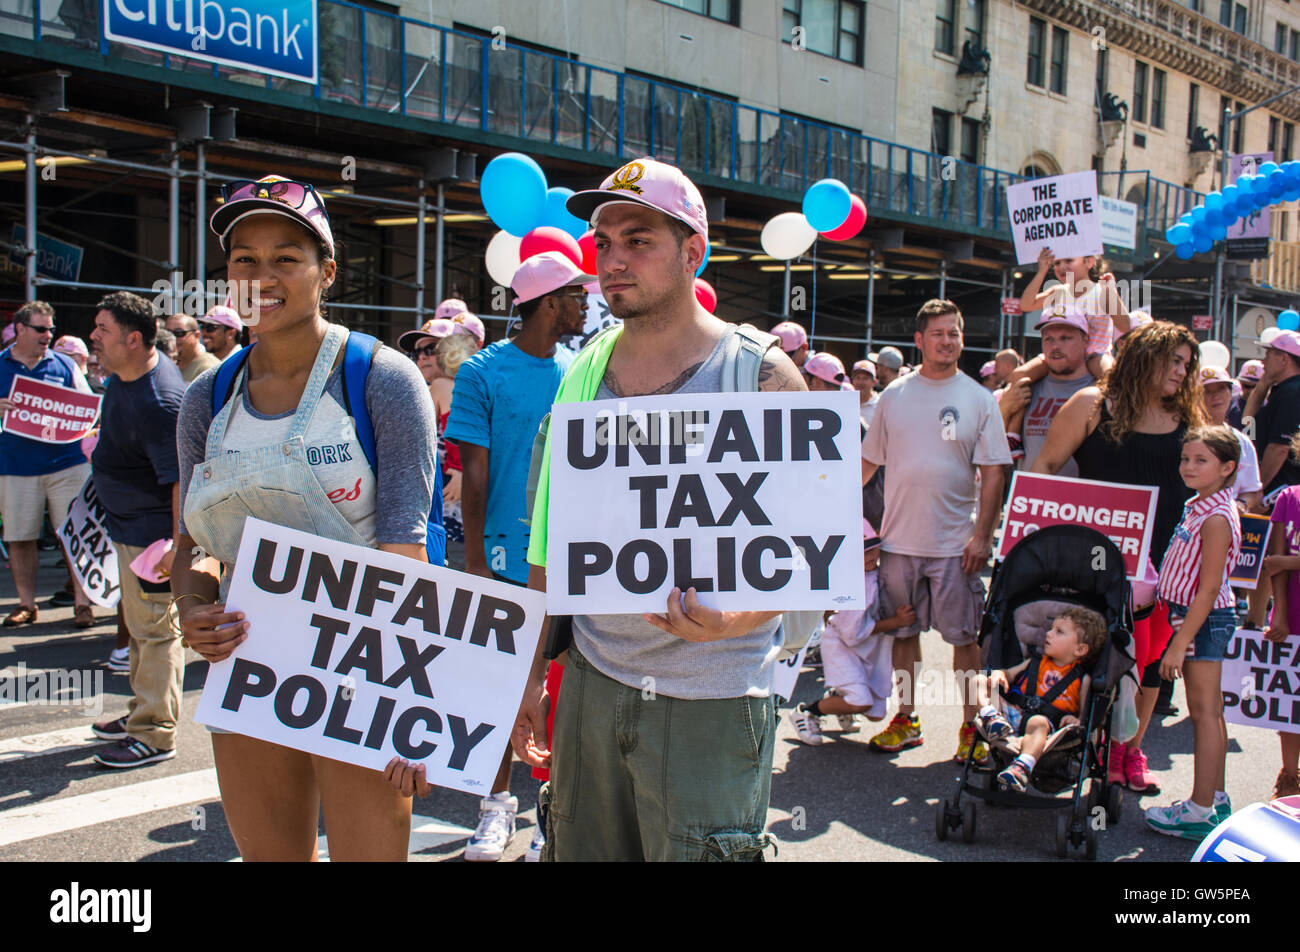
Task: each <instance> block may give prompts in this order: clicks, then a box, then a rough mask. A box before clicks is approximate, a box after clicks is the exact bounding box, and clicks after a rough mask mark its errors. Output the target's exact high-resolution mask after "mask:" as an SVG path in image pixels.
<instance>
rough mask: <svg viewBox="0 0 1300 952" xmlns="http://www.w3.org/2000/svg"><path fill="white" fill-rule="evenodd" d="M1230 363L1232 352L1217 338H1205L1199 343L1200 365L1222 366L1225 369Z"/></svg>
mask: <svg viewBox="0 0 1300 952" xmlns="http://www.w3.org/2000/svg"><path fill="white" fill-rule="evenodd" d="M1230 363H1232V354H1231V353H1230V352H1229V351H1228V348H1226V347H1224V346H1223V345H1222V344H1220V343H1219V342H1218V341H1217V340H1207V341H1206V342H1205V343H1204V344H1202V345H1201V366H1202V367H1222V368H1223V369H1224V370H1227V369H1228V364H1230Z"/></svg>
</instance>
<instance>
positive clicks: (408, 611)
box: [393, 578, 441, 635]
mask: <svg viewBox="0 0 1300 952" xmlns="http://www.w3.org/2000/svg"><path fill="white" fill-rule="evenodd" d="M412 618H418V619H420V624H421V625H423V626H424V630H425V631H426V632H428V633H429V634H431V635H437V634H440V633H441V628H440V626H439V624H438V586H437V585H435V584H434V583H433V582H431V581H429V580H428V579H427V578H417V579H416V580H415V582H414V584H412V585H411V590H410V591H409V592H407V593H406V597H405V598H404V599H402V604H401V605H400V606H399V607H398V609H397V614H396V615H394V616H393V624H394V625H405V624H406V623H407V622H408V621H410V620H411V619H412Z"/></svg>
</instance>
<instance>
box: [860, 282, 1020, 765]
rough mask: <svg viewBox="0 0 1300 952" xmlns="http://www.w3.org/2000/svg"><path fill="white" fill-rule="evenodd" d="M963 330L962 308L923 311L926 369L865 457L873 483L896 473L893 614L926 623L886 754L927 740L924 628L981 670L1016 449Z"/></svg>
mask: <svg viewBox="0 0 1300 952" xmlns="http://www.w3.org/2000/svg"><path fill="white" fill-rule="evenodd" d="M962 326H963V322H962V316H961V311H960V310H959V309H958V308H957V305H955V304H953V303H952V302H951V301H945V300H939V299H935V300H931V301H927V302H926V303H925V305H924V306H922V308H921V310H920V312H919V313H918V314H917V317H916V334H915V343H916V347H917V348H918V349H919V350H920V352H921V355H922V362H921V366H920V367H919V368H917V370H916V371H915V372H913V373H910V374H908V375H907V376H905V377H901V378H899V379H898V380H896V381H894V382H893V383H892V384H891V385H890V386H889V387H887V388H886V389H885V391H884V392H883V393H882V394H881V395H880V402H879V403H878V404H877V406H876V413H875V417H874V418H873V420H872V424H871V427H870V428H869V429H868V430H867V439H866V445H865V448H864V451H863V454H862V455H863V457H864V458H865V463H864V467H863V469H864V475H865V476H870V475H871V473H872V472H874V469H875V467H876V466H879V465H887V466H888V467H889V479H888V480H887V481H886V483H885V507H884V524H883V526H882V528H881V537H882V538H883V544H882V545H881V549H882V555H881V558H880V589H881V591H880V598H881V602H880V606H881V612H882V615H883V614H892V613H893V612H895V611H897V610H898V609H900V608H904V607H906V606H911V607H912V608H913V609H914V610H915V611H916V617H917V621H916V623H915V624H914V625H911V626H908V627H907V628H900V629H898V630H897V631H896V632H895V638H894V670H895V671H898V670H902V671H905V672H907V675H906V677H905V679H904V682H903V683H904V685H905V687H904V691H903V696H902V698H901V703H900V704H899V709H898V714H897V715H896V716H895V717H894V719H893V721H891V722H890V724H889V726H888V727H887V728H885V730H884V731H882V732H881V733H879V734H877V735H876V736H875V737H873V738H872V739H871V746H872V747H873V748H874V749H876V750H881V751H887V752H895V751H899V750H904V749H906V748H908V747H916V746H918V745H919V744H920V743H921V742H922V739H923V735H922V733H921V719H920V717H919V716H917V714H916V713H915V709H914V706H913V704H912V703H911V702H912V694H911V689H910V688H909V687H908V685H912V686H914V685H915V684H916V681H917V675H918V673H919V671H920V667H921V641H920V638H919V637H918V636H919V635H920V633H921V632H922V631H925V630H926V629H928V628H936V629H938V631H939V633H940V635H942V636H943V640H944V641H946V642H948V644H950V645H952V646H953V651H952V654H953V671H954V673H955V674H956V675H957V676H958V678H959V680H960V681H961V683H962V684H963V685H965V684H967V683H969V682H970V680H971V678H972V677H973V675H974V674H975V672H976V671H977V670H978V669H979V666H980V656H979V645H978V644H977V638H978V634H979V621H980V616H981V614H982V608H983V602H984V583H983V581H982V580H981V578H980V572H981V571H982V570H983V569H984V567H985V565H987V563H988V559H989V555H990V554H991V552H992V547H993V529H994V527H995V526H996V525H997V521H998V515H999V514H1000V512H1001V500H1002V488H1003V483H1004V476H1003V472H1002V467H1003V466H1009V465H1010V464H1011V454H1010V452H1009V451H1008V449H1007V436H1006V431H1005V429H1004V428H1003V426H1002V416H1001V414H1000V413H999V412H998V407H997V403H996V401H994V399H993V394H991V393H989V392H988V391H987V390H985V389H984V388H983V387H982V386H980V385H979V384H978V383H977V382H976V381H975V380H973V379H971V378H970V377H968V376H967V375H966V374H963V373H961V372H960V371H959V370H958V369H957V364H958V361H959V360H960V358H961V352H962V344H963V341H962ZM977 472H978V473H979V477H980V479H979V484H978V488H979V498H978V503H979V505H978V509H977V508H976V501H977V500H976V488H977V484H976V479H975V477H976V473H977ZM977 512H978V518H976V513H977ZM967 700H968V701H969V700H971V699H969V698H968V699H967ZM964 707H965V716H964V718H963V724H962V727H961V731H960V734H959V741H958V748H957V757H958V758H959V759H962V760H964V759H965V758H966V755H967V752H968V751H969V749H970V745H971V744H972V743H975V742H976V738H975V726H974V723H973V720H974V717H975V713H976V707H975V705H974V704H972V703H966V704H965V705H964ZM982 746H983V745H980V747H981V748H982ZM976 756H977V757H979V756H980V751H979V748H977V751H976Z"/></svg>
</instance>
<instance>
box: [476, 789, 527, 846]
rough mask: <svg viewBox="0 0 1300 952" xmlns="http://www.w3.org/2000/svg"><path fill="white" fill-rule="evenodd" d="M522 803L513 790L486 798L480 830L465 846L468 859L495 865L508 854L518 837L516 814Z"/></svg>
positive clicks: (480, 809) (482, 802) (482, 803)
mask: <svg viewBox="0 0 1300 952" xmlns="http://www.w3.org/2000/svg"><path fill="white" fill-rule="evenodd" d="M518 812H519V800H518V798H517V797H513V796H511V795H510V791H509V790H503V791H501V792H500V793H494V794H492V796H490V797H484V798H483V799H482V800H480V801H479V805H478V827H477V828H476V829H475V830H474V835H473V836H471V837H470V838H469V843H468V844H467V845H466V846H465V858H466V859H467V860H469V861H470V862H471V863H495V862H496V861H497V860H499V859H500V858H501V857H502V856H503V855H505V851H506V847H507V846H509V845H510V840H511V838H512V837H514V835H515V814H516V813H518Z"/></svg>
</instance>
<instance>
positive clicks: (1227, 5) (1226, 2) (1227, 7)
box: [1219, 0, 1232, 26]
mask: <svg viewBox="0 0 1300 952" xmlns="http://www.w3.org/2000/svg"><path fill="white" fill-rule="evenodd" d="M1219 23H1220V24H1222V25H1223V26H1232V0H1219Z"/></svg>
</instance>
